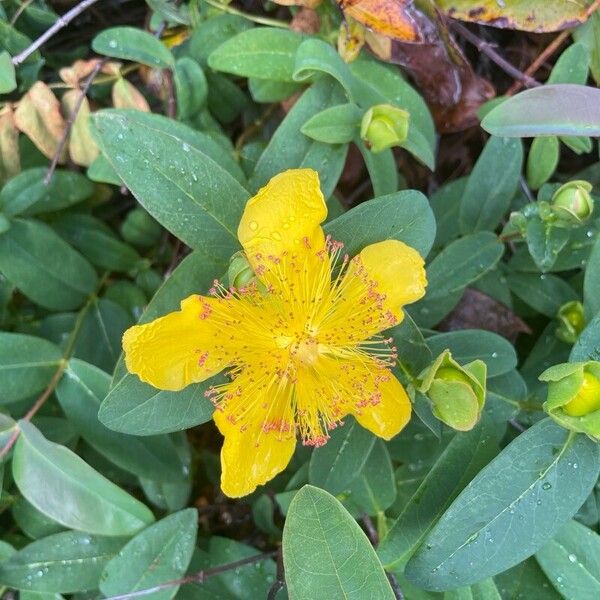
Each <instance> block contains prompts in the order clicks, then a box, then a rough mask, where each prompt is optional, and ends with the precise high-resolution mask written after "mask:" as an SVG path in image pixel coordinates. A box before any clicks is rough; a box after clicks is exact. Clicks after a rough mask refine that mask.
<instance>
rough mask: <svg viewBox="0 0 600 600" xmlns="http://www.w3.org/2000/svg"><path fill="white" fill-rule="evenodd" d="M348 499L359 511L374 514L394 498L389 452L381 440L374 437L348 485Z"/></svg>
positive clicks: (392, 501)
mask: <svg viewBox="0 0 600 600" xmlns="http://www.w3.org/2000/svg"><path fill="white" fill-rule="evenodd" d="M349 498H350V501H351V502H352V504H355V505H357V506H358V507H359V508H360V511H361V512H366V513H367V514H368V515H371V516H376V515H377V514H379V513H382V512H383V511H384V510H386V509H387V508H389V507H390V506H391V505H392V504H393V503H394V500H395V499H396V480H395V478H394V468H393V467H392V461H391V459H390V453H389V452H388V450H387V447H386V445H385V443H384V441H383V440H380V439H376V440H375V444H374V446H373V448H372V450H371V452H370V454H369V458H368V459H367V462H366V463H365V466H364V468H363V469H362V471H361V473H360V475H359V477H358V479H355V481H354V482H353V483H352V484H351V486H350V496H349Z"/></svg>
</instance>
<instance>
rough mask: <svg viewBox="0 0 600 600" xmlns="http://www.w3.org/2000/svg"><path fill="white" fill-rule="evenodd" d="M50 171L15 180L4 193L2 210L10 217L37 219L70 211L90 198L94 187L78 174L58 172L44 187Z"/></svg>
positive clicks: (21, 175) (0, 198) (41, 170)
mask: <svg viewBox="0 0 600 600" xmlns="http://www.w3.org/2000/svg"><path fill="white" fill-rule="evenodd" d="M47 172H48V169H47V168H46V167H34V168H33V169H26V170H25V171H22V172H21V173H19V174H18V175H17V176H16V177H13V178H12V179H11V180H10V181H9V182H7V183H6V185H5V186H4V187H3V188H2V191H1V192H0V209H1V210H2V212H3V213H4V214H5V215H7V216H9V217H12V216H15V215H20V214H24V215H37V214H42V213H47V212H54V211H58V210H62V209H64V208H69V207H70V206H73V205H74V204H77V203H79V202H82V201H83V200H85V199H86V198H89V197H90V196H91V195H92V194H93V192H94V186H93V185H92V183H91V182H90V181H89V179H88V178H87V177H84V176H83V175H81V174H80V173H76V172H75V171H65V170H63V169H57V170H56V171H54V174H53V175H52V179H51V180H50V183H48V184H46V183H44V178H45V177H46V173H47Z"/></svg>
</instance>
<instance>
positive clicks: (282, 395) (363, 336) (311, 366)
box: [123, 169, 427, 497]
mask: <svg viewBox="0 0 600 600" xmlns="http://www.w3.org/2000/svg"><path fill="white" fill-rule="evenodd" d="M326 216H327V208H326V206H325V201H324V198H323V195H322V193H321V190H320V188H319V178H318V175H317V173H315V172H314V171H312V170H310V169H298V170H290V171H286V172H284V173H281V174H279V175H277V176H276V177H274V178H273V179H271V181H270V182H269V183H268V184H267V185H266V186H265V187H264V188H262V189H261V190H260V191H259V192H258V194H256V196H254V197H253V198H252V199H250V200H249V201H248V204H247V206H246V209H245V212H244V214H243V216H242V219H241V222H240V225H239V228H238V238H239V240H240V242H241V244H242V246H243V248H244V251H245V253H246V256H247V258H248V261H249V262H250V264H251V266H252V268H253V269H254V272H255V273H256V275H257V279H258V282H257V281H256V280H255V281H254V282H252V283H250V284H248V285H247V287H245V288H243V289H237V290H236V289H225V288H223V287H222V286H221V285H220V284H219V283H218V282H215V286H214V288H213V289H212V290H211V294H210V296H190V297H189V298H186V299H185V300H184V301H183V302H182V303H181V310H179V311H177V312H173V313H170V314H168V315H166V316H164V317H161V318H159V319H157V320H155V321H153V322H151V323H148V324H146V325H137V326H135V327H132V328H131V329H129V330H127V331H126V332H125V335H124V337H123V347H124V350H125V361H126V364H127V368H128V369H129V371H130V372H132V373H135V374H137V375H138V377H139V378H140V379H141V380H142V381H145V382H147V383H149V384H151V385H153V386H154V387H157V388H160V389H163V390H180V389H182V388H184V387H185V386H187V385H189V384H191V383H198V382H200V381H204V380H205V379H208V378H209V377H212V376H213V375H215V374H217V373H218V372H219V371H221V370H223V369H225V368H228V369H229V374H230V378H231V381H229V382H228V383H225V384H223V385H216V386H213V387H212V388H210V389H209V390H208V391H207V396H208V397H210V398H211V400H212V401H213V403H214V405H215V407H216V410H215V413H214V416H213V418H214V421H215V423H216V425H217V427H218V428H219V430H220V431H221V433H222V434H223V436H224V437H225V441H224V444H223V448H222V451H221V467H222V475H221V488H222V490H223V492H224V493H225V494H227V495H228V496H231V497H239V496H244V495H246V494H249V493H251V492H253V491H254V490H255V489H256V486H257V485H262V484H264V483H266V482H267V481H269V480H270V479H272V478H273V477H274V476H275V475H277V474H278V473H279V472H281V471H282V470H283V469H285V467H286V466H287V464H288V463H289V461H290V459H291V457H292V454H293V452H294V448H295V446H296V437H297V436H299V437H300V438H301V439H302V441H303V443H304V444H307V445H312V446H320V445H322V444H324V443H325V442H326V441H327V439H328V431H329V430H331V429H333V428H334V427H335V426H336V425H338V424H339V423H340V421H341V419H342V418H343V417H345V416H346V415H353V416H354V417H355V418H356V419H357V420H358V422H359V423H360V424H361V425H362V426H363V427H365V428H367V429H369V430H370V431H372V432H373V433H374V434H375V435H378V436H380V437H382V438H384V439H390V438H391V437H393V436H394V435H396V434H397V433H398V432H399V431H400V430H401V429H402V428H403V427H404V426H405V425H406V423H407V422H408V420H409V418H410V412H411V406H410V401H409V399H408V397H407V394H406V392H405V390H404V388H403V387H402V385H401V384H400V382H399V381H398V380H397V379H396V378H395V377H394V375H393V374H392V372H391V371H390V367H392V366H393V365H394V363H395V359H396V353H395V348H393V347H391V340H389V339H385V338H384V337H383V336H382V335H378V334H379V333H380V332H381V331H383V330H385V329H387V328H389V327H391V326H393V325H395V324H397V323H399V322H400V321H401V320H402V318H403V316H404V314H403V311H402V306H403V305H405V304H408V303H411V302H415V301H416V300H418V299H419V298H421V297H422V296H423V294H424V293H425V286H426V283H427V282H426V279H425V270H424V267H423V260H422V258H421V257H420V256H419V254H418V253H417V251H416V250H414V249H413V248H410V247H409V246H407V245H406V244H404V243H402V242H399V241H397V240H387V241H384V242H380V243H377V244H372V245H371V246H367V247H366V248H365V249H364V250H363V251H362V252H361V253H360V254H359V255H358V256H356V257H354V258H353V259H352V260H350V259H349V258H348V257H347V256H345V255H344V254H343V251H342V244H340V243H337V242H333V241H331V240H330V239H329V238H326V237H325V235H324V233H323V230H322V229H321V225H320V224H321V223H322V222H323V221H324V220H325V217H326Z"/></svg>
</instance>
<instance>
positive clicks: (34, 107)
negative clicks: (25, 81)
mask: <svg viewBox="0 0 600 600" xmlns="http://www.w3.org/2000/svg"><path fill="white" fill-rule="evenodd" d="M15 123H16V125H17V127H18V128H19V129H20V130H21V131H22V132H23V133H24V134H25V135H26V136H27V137H28V138H29V139H31V141H32V142H33V143H34V144H35V145H36V146H37V147H38V148H39V150H40V152H42V154H44V156H47V157H48V158H52V157H53V156H54V154H55V152H56V151H57V149H58V145H59V143H60V140H61V139H62V137H63V135H64V132H65V120H64V119H63V116H62V114H61V112H60V102H59V101H58V100H57V98H56V96H55V95H54V94H53V93H52V90H51V89H50V88H49V87H48V86H47V85H46V84H45V83H43V82H42V81H36V82H35V83H34V84H33V86H32V87H31V88H30V90H29V91H28V92H27V94H25V96H23V98H22V99H21V100H20V102H19V106H18V107H17V110H16V111H15ZM65 158H66V149H65V151H64V152H63V153H62V155H61V156H60V159H59V163H63V162H64V161H65Z"/></svg>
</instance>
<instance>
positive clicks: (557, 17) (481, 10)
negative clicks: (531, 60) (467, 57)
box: [436, 0, 594, 33]
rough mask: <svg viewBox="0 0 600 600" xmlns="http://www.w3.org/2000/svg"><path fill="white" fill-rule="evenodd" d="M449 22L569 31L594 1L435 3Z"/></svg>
mask: <svg viewBox="0 0 600 600" xmlns="http://www.w3.org/2000/svg"><path fill="white" fill-rule="evenodd" d="M436 2H437V5H438V6H439V7H440V8H441V9H442V10H443V11H444V12H445V13H446V14H447V15H448V16H449V17H452V18H453V19H459V20H461V21H469V22H472V23H481V24H482V25H491V26H492V27H502V28H505V29H519V30H521V31H532V32H535V33H543V32H546V31H559V30H561V29H569V28H571V27H575V26H576V25H579V24H580V23H583V22H584V21H586V20H587V18H588V16H589V15H588V9H589V8H590V6H591V5H592V4H593V3H594V0H577V1H572V0H504V2H499V1H498V0H436Z"/></svg>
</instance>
